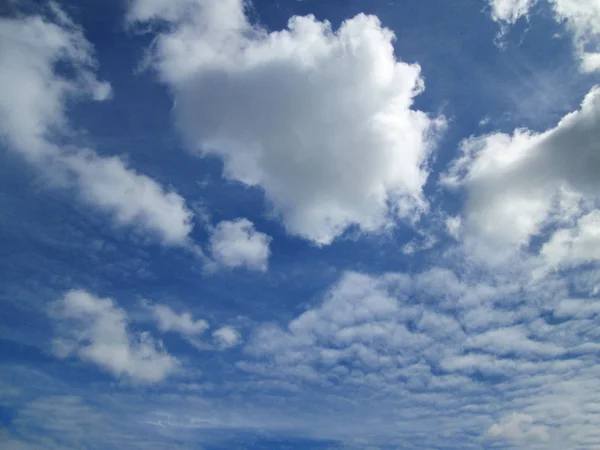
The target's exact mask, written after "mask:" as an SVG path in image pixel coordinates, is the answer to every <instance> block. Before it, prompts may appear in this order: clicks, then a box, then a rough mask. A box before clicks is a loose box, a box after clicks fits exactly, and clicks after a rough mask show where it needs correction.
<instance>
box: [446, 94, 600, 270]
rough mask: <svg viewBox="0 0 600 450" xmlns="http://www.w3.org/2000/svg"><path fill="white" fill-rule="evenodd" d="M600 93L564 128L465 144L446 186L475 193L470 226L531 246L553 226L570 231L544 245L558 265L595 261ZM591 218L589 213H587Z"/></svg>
mask: <svg viewBox="0 0 600 450" xmlns="http://www.w3.org/2000/svg"><path fill="white" fill-rule="evenodd" d="M599 124H600V89H599V88H597V87H595V88H593V89H592V90H591V91H590V92H589V93H588V94H587V96H586V97H585V99H584V100H583V102H582V104H581V108H580V109H579V110H578V111H574V112H572V113H570V114H567V115H566V116H565V117H564V118H563V119H562V120H561V121H560V122H559V123H558V124H557V125H556V127H554V128H552V129H550V130H548V131H546V132H543V133H535V132H532V131H529V130H526V129H519V130H516V131H515V132H514V133H513V134H512V135H508V134H503V133H494V134H490V135H486V136H481V137H475V138H470V139H467V140H465V141H464V142H463V143H462V156H461V157H460V158H458V159H457V160H456V161H455V162H454V163H453V165H452V167H451V168H450V170H449V171H448V173H447V174H446V177H445V179H444V182H445V183H446V184H447V185H450V186H462V187H463V188H465V189H466V192H467V194H468V199H467V205H466V210H465V212H464V221H463V226H464V227H465V228H466V229H467V230H471V231H476V232H477V233H479V234H482V235H484V236H486V237H488V238H491V239H492V240H497V241H499V242H504V243H506V242H509V243H514V244H517V245H526V244H528V243H529V242H530V239H531V238H532V236H535V235H537V234H539V233H540V232H541V231H542V229H543V228H547V227H549V226H554V227H557V226H558V227H565V228H567V230H561V231H558V232H557V234H556V235H555V236H554V237H552V238H551V240H550V241H549V242H548V243H547V244H546V245H545V246H544V248H543V250H542V254H543V255H545V256H546V257H547V258H548V260H549V261H551V262H552V263H553V264H555V265H556V264H559V263H560V262H561V261H563V262H564V263H575V262H584V261H586V260H590V259H592V258H593V255H592V254H591V252H589V251H587V250H589V245H590V244H591V243H592V241H594V235H595V225H594V220H595V217H596V212H592V211H593V210H594V202H595V201H596V200H597V199H598V192H599V191H598V188H599V187H600V184H599V182H598V177H597V173H598V170H599V169H600V157H599V154H598V151H597V145H596V142H597V141H598V139H600V133H599V131H598V130H600V126H599ZM586 213H587V214H588V215H585V214H586Z"/></svg>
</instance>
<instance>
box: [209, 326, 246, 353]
mask: <svg viewBox="0 0 600 450" xmlns="http://www.w3.org/2000/svg"><path fill="white" fill-rule="evenodd" d="M213 338H214V339H215V341H216V342H217V346H218V347H219V348H222V349H227V348H231V347H235V346H236V345H238V344H239V343H240V340H241V336H240V334H239V333H238V332H237V330H236V329H235V328H233V327H230V326H224V327H221V328H219V329H218V330H215V331H213Z"/></svg>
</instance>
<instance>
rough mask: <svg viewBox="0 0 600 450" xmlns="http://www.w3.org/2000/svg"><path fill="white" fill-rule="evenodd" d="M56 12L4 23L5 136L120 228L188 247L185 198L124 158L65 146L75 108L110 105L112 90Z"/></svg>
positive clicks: (1, 92) (1, 88)
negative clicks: (81, 103)
mask: <svg viewBox="0 0 600 450" xmlns="http://www.w3.org/2000/svg"><path fill="white" fill-rule="evenodd" d="M49 11H50V13H49V14H48V16H47V17H43V16H41V15H36V16H29V17H18V18H1V19H0V68H1V69H0V136H2V137H4V138H5V139H6V142H7V144H8V147H9V148H10V149H12V150H13V151H15V152H17V153H19V154H20V155H22V156H23V157H24V158H25V159H26V160H27V161H29V162H30V163H32V164H34V165H35V166H36V167H37V168H38V169H39V170H40V171H43V173H44V174H45V175H47V176H48V178H49V179H50V180H51V181H52V183H54V184H56V185H62V186H65V187H72V188H74V190H77V191H78V192H79V194H80V198H81V200H82V201H84V202H85V203H87V204H89V205H92V206H94V207H97V208H99V209H101V210H103V211H106V212H108V213H110V214H111V215H112V216H113V217H114V220H115V222H116V223H117V224H118V225H121V226H134V227H138V228H140V229H142V230H146V231H149V232H151V233H154V234H155V235H157V236H158V237H159V238H160V239H161V240H162V242H163V243H165V244H166V245H187V243H188V235H189V233H190V232H191V230H192V214H191V212H190V211H189V210H188V209H187V208H186V205H185V202H184V200H183V198H181V196H179V195H178V194H176V193H175V192H169V191H166V190H165V189H164V188H163V187H162V186H160V185H159V184H158V183H157V182H156V181H154V180H152V179H151V178H149V177H147V176H145V175H141V174H138V173H136V172H135V171H133V170H132V169H129V168H127V166H126V165H125V163H124V162H123V161H122V160H120V159H119V158H116V157H112V158H104V157H101V156H98V155H97V154H95V153H94V152H93V151H91V150H86V149H80V148H76V147H75V148H74V146H73V145H72V144H66V143H68V142H70V140H71V138H72V134H73V133H72V131H71V130H70V127H69V120H68V117H67V106H68V104H69V102H71V101H73V100H81V99H92V100H96V101H102V100H106V99H108V98H109V97H110V96H111V87H110V84H109V83H107V82H104V81H100V80H98V79H97V78H96V75H95V69H96V61H95V60H94V56H93V47H92V44H91V43H90V42H88V41H87V40H86V38H85V36H84V35H83V31H82V29H81V28H80V27H78V26H77V25H75V24H74V23H73V22H72V21H71V19H70V18H69V17H68V16H67V15H66V14H65V13H64V12H63V11H62V10H61V9H60V8H59V7H58V6H57V5H56V4H55V3H51V4H50V7H49ZM62 66H66V67H69V68H71V69H72V71H71V70H69V71H64V70H61V67H62Z"/></svg>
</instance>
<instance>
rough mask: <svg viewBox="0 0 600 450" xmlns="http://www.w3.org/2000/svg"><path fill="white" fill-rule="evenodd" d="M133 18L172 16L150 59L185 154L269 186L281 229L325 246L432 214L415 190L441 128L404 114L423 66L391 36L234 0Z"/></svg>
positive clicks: (137, 5) (149, 11) (146, 10)
mask: <svg viewBox="0 0 600 450" xmlns="http://www.w3.org/2000/svg"><path fill="white" fill-rule="evenodd" d="M128 17H129V20H130V21H131V22H132V23H139V22H144V21H156V20H158V21H167V22H170V26H169V27H168V31H164V32H162V33H160V34H159V36H158V37H157V40H156V42H155V44H156V45H155V46H154V47H153V52H152V54H151V57H150V59H149V61H150V62H151V64H152V65H153V67H154V68H155V69H156V70H157V71H158V73H159V76H160V78H161V79H162V81H163V82H165V83H166V84H167V85H168V86H169V87H170V89H171V91H172V93H173V95H174V99H175V115H176V120H177V124H178V126H179V127H180V128H181V130H182V132H183V133H184V135H185V137H186V139H187V140H188V142H189V146H190V147H191V148H192V149H194V150H197V151H199V152H201V153H202V154H204V155H216V156H218V157H220V158H221V159H222V160H223V163H224V171H225V172H224V175H225V176H226V177H228V178H230V179H234V180H238V181H241V182H242V183H244V184H246V185H249V186H258V187H260V188H262V189H263V190H264V193H265V196H266V198H267V200H268V201H269V202H270V203H271V204H272V205H273V207H274V209H275V212H276V213H277V214H279V215H280V216H281V218H282V220H283V223H284V225H285V227H286V228H287V230H288V231H289V232H290V233H292V234H295V235H299V236H302V237H305V238H307V239H310V240H312V241H314V242H316V243H318V244H328V243H330V242H331V241H332V240H333V239H335V238H336V237H337V236H339V235H340V234H341V233H342V232H343V231H344V230H345V229H346V228H347V227H348V226H350V225H352V224H354V225H358V226H359V227H360V228H361V229H363V230H374V229H377V228H379V227H381V226H384V225H386V224H389V223H391V222H393V217H392V216H396V215H399V216H401V217H403V218H406V219H409V220H414V219H415V218H416V217H417V216H418V213H419V211H422V210H423V209H424V208H426V202H425V200H424V199H423V197H422V187H423V185H424V183H425V181H426V179H427V176H428V170H427V160H428V156H429V155H430V152H431V150H432V147H433V144H434V137H435V135H436V134H437V132H439V130H440V129H441V128H442V127H443V125H444V121H443V120H442V119H440V118H432V117H429V116H428V115H427V114H425V113H423V112H421V111H417V110H414V109H412V104H413V99H414V97H415V96H416V95H418V94H419V93H420V92H421V91H422V90H423V89H424V84H423V80H422V78H421V75H420V68H419V66H418V65H416V64H407V63H405V62H402V61H399V60H398V59H396V56H395V55H394V49H393V46H392V40H393V38H394V36H393V33H392V32H391V31H390V30H388V29H386V28H383V27H382V26H381V24H380V22H379V20H378V19H377V18H376V17H374V16H366V15H358V16H356V17H354V18H352V19H349V20H347V21H345V22H344V23H343V24H342V25H341V26H340V28H339V29H338V30H333V29H332V28H331V25H330V24H329V23H328V22H320V21H318V20H316V19H315V18H314V17H312V16H306V17H293V18H291V19H290V21H289V24H288V28H287V29H284V30H281V31H274V32H267V31H266V30H265V29H262V28H260V27H257V26H252V25H251V24H250V23H249V22H248V19H247V17H246V16H245V12H244V2H243V1H242V0H224V1H221V2H212V1H208V0H178V1H176V2H166V1H158V0H137V1H134V2H132V6H131V9H130V11H129V16H128Z"/></svg>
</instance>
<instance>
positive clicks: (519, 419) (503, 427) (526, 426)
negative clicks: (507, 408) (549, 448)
mask: <svg viewBox="0 0 600 450" xmlns="http://www.w3.org/2000/svg"><path fill="white" fill-rule="evenodd" d="M488 434H489V435H490V436H494V437H497V436H500V437H506V438H509V439H512V440H514V441H518V442H523V441H525V442H527V441H530V440H541V441H547V440H548V437H549V434H548V428H547V427H546V426H544V425H535V421H534V418H533V417H531V416H530V415H527V414H521V413H513V414H511V415H509V416H505V417H503V418H502V419H501V420H500V421H499V422H498V423H495V424H494V425H492V426H491V427H490V429H489V430H488Z"/></svg>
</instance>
